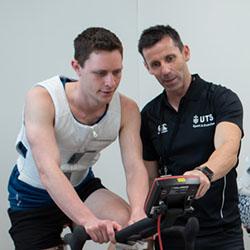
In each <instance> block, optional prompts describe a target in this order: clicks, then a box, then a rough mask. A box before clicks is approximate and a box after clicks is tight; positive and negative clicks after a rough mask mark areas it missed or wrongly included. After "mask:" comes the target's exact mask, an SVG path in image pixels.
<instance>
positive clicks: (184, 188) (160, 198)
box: [144, 176, 200, 217]
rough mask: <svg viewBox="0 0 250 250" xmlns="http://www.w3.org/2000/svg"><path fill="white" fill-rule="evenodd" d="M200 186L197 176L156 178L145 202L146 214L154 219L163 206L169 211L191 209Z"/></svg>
mask: <svg viewBox="0 0 250 250" xmlns="http://www.w3.org/2000/svg"><path fill="white" fill-rule="evenodd" d="M199 185H200V180H199V178H198V177H196V176H163V177H159V178H156V179H155V180H154V182H153V184H152V186H151V188H150V191H149V193H148V196H147V199H146V202H145V206H144V209H145V213H146V214H147V216H148V217H152V216H153V215H155V214H157V213H159V209H161V206H166V208H167V209H171V208H173V209H183V210H188V209H190V208H191V204H192V201H193V199H194V198H195V195H196V192H197V190H198V188H199Z"/></svg>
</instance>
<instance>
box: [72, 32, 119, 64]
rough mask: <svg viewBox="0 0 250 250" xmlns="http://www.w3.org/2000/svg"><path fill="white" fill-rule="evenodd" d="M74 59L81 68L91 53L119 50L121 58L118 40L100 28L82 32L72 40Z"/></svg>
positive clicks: (112, 34)
mask: <svg viewBox="0 0 250 250" xmlns="http://www.w3.org/2000/svg"><path fill="white" fill-rule="evenodd" d="M74 49H75V59H76V60H77V61H78V63H79V64H80V65H81V66H82V67H83V66H84V63H85V61H86V60H87V59H88V58H89V55H90V54H91V53H92V52H93V51H100V50H106V51H113V50H119V52H120V53H121V55H122V56H123V47H122V43H121V41H120V39H119V38H118V37H117V36H116V35H115V34H114V33H113V32H111V31H110V30H107V29H105V28H102V27H91V28H88V29H86V30H84V31H83V32H82V33H81V34H79V35H78V36H77V37H76V38H75V40H74Z"/></svg>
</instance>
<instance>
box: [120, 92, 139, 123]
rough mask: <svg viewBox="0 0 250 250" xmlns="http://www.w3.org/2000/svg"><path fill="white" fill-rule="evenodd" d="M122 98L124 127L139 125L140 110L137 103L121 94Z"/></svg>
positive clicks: (122, 121)
mask: <svg viewBox="0 0 250 250" xmlns="http://www.w3.org/2000/svg"><path fill="white" fill-rule="evenodd" d="M120 98H121V124H122V127H123V126H124V125H125V124H134V125H135V124H139V123H140V110H139V107H138V105H137V103H136V102H135V101H134V100H133V99H131V98H129V97H127V96H125V95H123V94H120Z"/></svg>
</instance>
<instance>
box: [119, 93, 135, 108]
mask: <svg viewBox="0 0 250 250" xmlns="http://www.w3.org/2000/svg"><path fill="white" fill-rule="evenodd" d="M120 99H121V109H122V110H124V111H126V110H128V111H135V112H139V107H138V105H137V103H136V102H135V101H134V100H133V99H131V98H129V97H127V96H125V95H123V94H121V93H120Z"/></svg>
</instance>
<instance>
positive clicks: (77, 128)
mask: <svg viewBox="0 0 250 250" xmlns="http://www.w3.org/2000/svg"><path fill="white" fill-rule="evenodd" d="M36 86H43V87H44V88H46V89H47V91H48V92H49V94H50V96H51V98H52V101H53V103H54V107H55V125H54V127H55V135H56V141H57V144H58V147H59V151H60V156H61V166H60V167H61V169H62V171H63V172H64V173H65V175H66V176H67V177H68V178H69V180H70V181H71V183H72V185H73V186H77V185H78V184H79V183H81V181H82V180H83V179H84V178H85V177H86V175H87V173H88V169H89V167H91V166H93V165H94V164H95V162H96V161H97V160H98V159H99V157H100V151H101V150H102V149H104V148H105V147H107V146H108V145H110V144H111V143H112V142H113V141H115V140H116V138H117V136H118V133H119V129H120V121H121V103H120V95H119V93H118V92H115V93H114V96H113V98H112V100H111V102H110V104H109V106H108V109H107V111H106V114H105V115H104V116H103V117H102V119H101V120H100V121H99V122H98V123H96V124H94V125H92V126H89V125H84V124H82V123H79V122H78V121H77V120H76V119H75V118H74V117H73V115H72V113H71V111H70V107H69V104H68V101H67V97H66V94H65V89H64V86H63V83H62V81H61V79H60V77H59V76H55V77H53V78H51V79H48V80H46V81H44V82H40V83H38V84H36ZM16 148H17V151H18V153H19V157H18V159H17V167H18V170H19V173H20V175H19V177H18V179H20V180H22V181H24V182H26V183H28V184H30V185H32V186H34V187H38V188H42V189H44V186H43V185H42V183H41V180H40V177H39V173H38V170H37V167H36V165H35V162H34V159H33V157H32V153H31V149H30V146H29V143H28V140H27V138H26V133H25V126H24V125H22V127H21V130H20V132H19V134H18V137H17V141H16Z"/></svg>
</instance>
